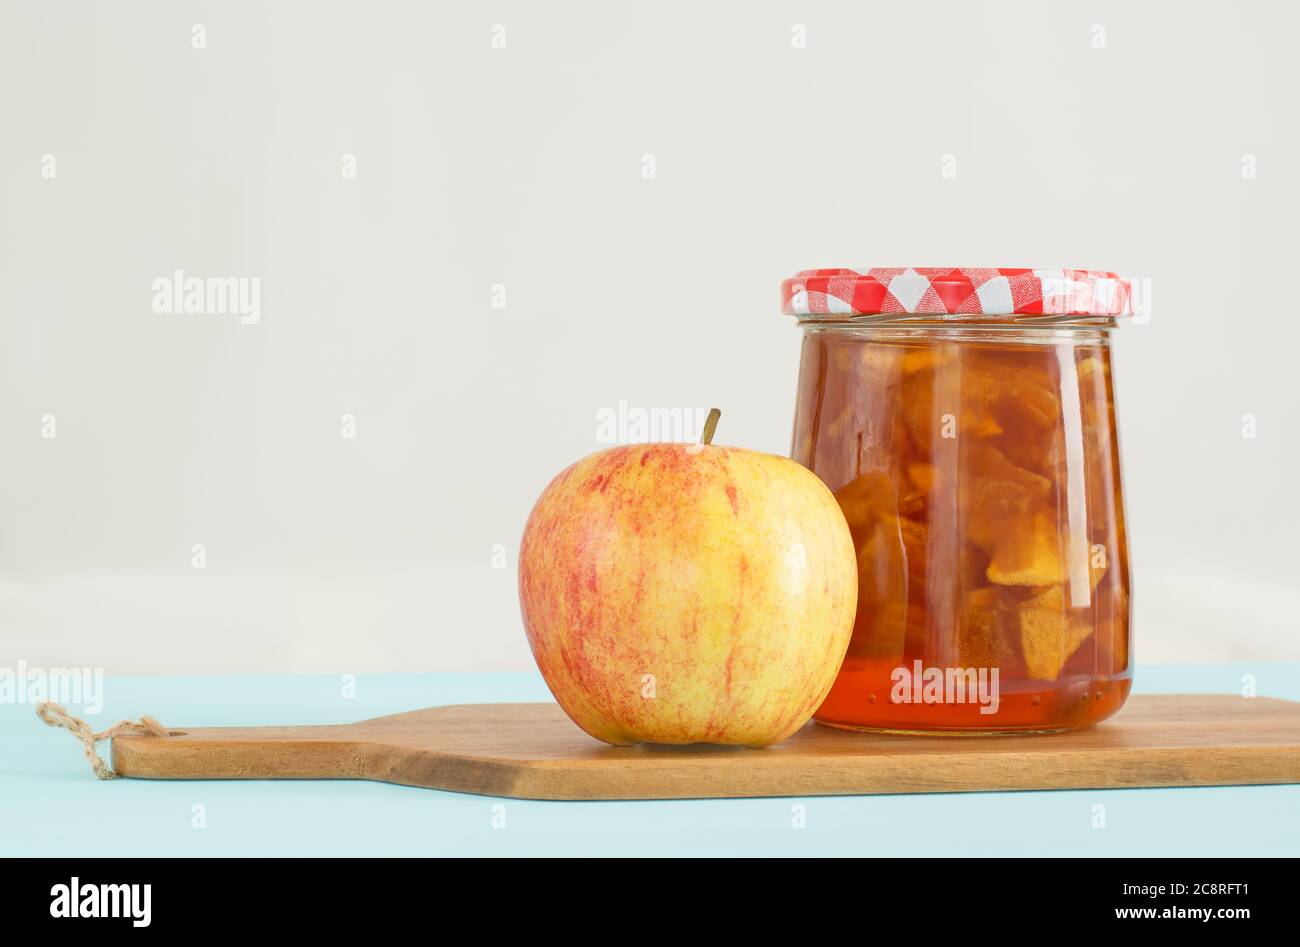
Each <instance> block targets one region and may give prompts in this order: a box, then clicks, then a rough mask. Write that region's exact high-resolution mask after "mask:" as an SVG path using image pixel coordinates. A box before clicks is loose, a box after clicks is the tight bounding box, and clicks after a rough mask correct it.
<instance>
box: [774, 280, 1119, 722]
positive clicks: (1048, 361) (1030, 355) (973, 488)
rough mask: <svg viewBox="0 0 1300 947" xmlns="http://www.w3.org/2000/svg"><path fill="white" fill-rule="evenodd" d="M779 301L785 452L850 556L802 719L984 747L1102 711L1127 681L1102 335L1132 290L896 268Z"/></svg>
mask: <svg viewBox="0 0 1300 947" xmlns="http://www.w3.org/2000/svg"><path fill="white" fill-rule="evenodd" d="M896 281H897V282H896ZM991 281H992V282H991ZM783 289H784V300H785V309H786V311H787V312H789V313H793V314H796V315H799V316H800V318H801V322H802V324H803V328H804V343H803V353H802V361H801V369H800V378H799V390H798V403H797V407H796V417H795V429H794V447H793V456H794V459H795V460H797V461H799V462H800V463H803V464H804V465H806V466H808V467H809V468H810V469H812V470H813V471H814V472H815V473H816V474H817V475H818V476H819V477H821V479H822V480H823V481H824V482H825V483H826V484H827V485H828V486H829V487H830V488H831V489H832V490H833V491H834V492H835V495H836V498H837V499H838V500H839V502H840V506H841V508H842V509H843V511H844V514H845V517H846V519H847V520H848V523H849V529H850V532H851V533H852V536H853V541H854V545H855V548H856V549H857V556H858V610H857V616H856V619H855V623H854V629H853V637H852V640H851V643H850V645H849V650H848V654H847V656H846V657H845V661H844V665H843V667H842V668H841V670H840V673H839V675H838V677H837V678H836V682H835V684H834V686H833V687H832V689H831V692H830V694H829V695H828V697H827V698H826V700H825V702H824V703H823V704H822V706H821V708H820V709H819V710H818V711H817V713H816V719H818V720H819V721H821V722H822V723H826V724H831V725H835V726H840V727H848V728H854V729H872V730H890V731H907V732H951V733H963V732H964V733H996V732H1035V731H1056V730H1067V729H1075V728H1079V727H1085V726H1088V725H1090V724H1093V723H1096V722H1097V721H1099V720H1102V719H1104V718H1105V717H1108V716H1110V715H1111V714H1113V713H1115V712H1116V711H1117V710H1118V709H1119V708H1120V706H1121V705H1122V704H1123V702H1124V700H1125V698H1126V697H1127V696H1128V692H1129V688H1130V685H1131V680H1132V672H1131V663H1130V655H1129V612H1130V583H1129V565H1128V550H1127V539H1126V536H1125V528H1124V507H1123V495H1122V489H1121V483H1120V466H1119V447H1118V440H1117V434H1116V421H1115V408H1114V386H1113V382H1112V365H1111V348H1110V337H1109V336H1110V329H1111V328H1112V327H1113V326H1114V325H1115V323H1116V320H1117V319H1118V318H1119V317H1120V316H1122V315H1124V314H1126V313H1127V312H1128V311H1129V293H1128V284H1127V283H1126V282H1125V281H1123V280H1121V279H1119V278H1118V277H1116V276H1114V275H1113V274H1107V273H1096V272H1091V271H1072V270H1063V271H1041V270H1039V271H1034V270H961V269H954V270H941V269H922V270H899V269H888V270H861V271H844V270H839V271H812V272H809V273H803V274H800V275H799V276H796V277H795V278H794V279H792V280H788V281H787V282H786V284H785V286H784V287H783ZM909 304H910V305H909Z"/></svg>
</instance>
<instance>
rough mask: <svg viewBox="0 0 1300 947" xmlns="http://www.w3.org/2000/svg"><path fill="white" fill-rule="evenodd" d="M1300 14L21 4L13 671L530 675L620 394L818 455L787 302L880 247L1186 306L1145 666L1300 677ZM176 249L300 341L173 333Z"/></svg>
mask: <svg viewBox="0 0 1300 947" xmlns="http://www.w3.org/2000/svg"><path fill="white" fill-rule="evenodd" d="M1295 11H1296V5H1294V4H1290V3H1274V4H1268V3H1263V2H1259V0H1244V2H1236V3H1231V4H1226V3H1222V4H1221V3H1214V4H1210V3H1207V4H1194V3H1173V2H1168V3H1141V4H1136V3H1128V2H1068V3H1067V2H1056V3H1043V2H1028V0H1026V2H1017V3H1010V2H1008V3H983V4H981V3H970V2H949V3H937V2H935V3H926V2H910V3H907V4H906V5H904V4H903V3H901V2H895V3H871V4H868V3H848V2H841V3H832V2H812V0H808V2H797V3H796V2H786V3H780V2H766V3H756V2H746V3H739V2H735V3H709V4H706V3H685V2H682V3H675V2H668V0H656V2H654V3H635V4H626V3H595V2H591V3H561V2H546V3H543V2H533V3H519V4H509V3H499V2H498V3H478V4H475V3H458V4H448V3H437V4H434V3H415V2H412V3H385V2H367V3H352V4H346V5H345V4H340V3H284V2H279V3H253V2H242V3H221V4H217V3H211V4H209V3H196V2H170V0H169V2H162V0H156V2H145V3H131V4H101V3H94V4H92V3H66V2H18V0H5V2H4V4H3V7H0V450H2V454H0V645H2V647H0V665H12V664H13V662H15V661H16V660H18V659H23V660H26V661H27V662H28V663H29V664H34V665H47V666H57V665H67V664H75V665H83V666H84V665H89V666H102V667H104V668H106V669H107V670H108V671H109V672H128V671H130V672H134V671H144V672H169V673H189V672H206V671H213V672H215V671H277V672H278V671H344V672H347V671H351V672H361V671H383V670H394V671H395V670H429V669H464V670H468V669H489V668H497V669H508V668H527V667H531V660H530V657H529V654H528V650H527V646H526V642H525V640H524V636H523V633H522V630H521V627H520V623H519V619H518V605H517V600H516V597H515V572H514V569H515V559H514V554H515V550H516V548H517V543H518V540H519V536H520V533H521V530H522V528H523V523H524V519H525V517H526V515H527V513H528V510H529V507H530V506H531V504H532V501H533V499H534V498H535V496H536V495H537V493H538V492H539V491H540V490H541V489H542V487H543V486H544V485H545V484H546V482H547V481H548V480H549V479H550V477H551V476H552V475H554V474H555V473H556V472H558V471H559V470H560V469H561V468H562V467H564V466H565V465H566V464H568V463H569V462H571V461H573V460H575V459H577V458H578V457H580V456H582V455H584V454H587V453H590V452H592V451H593V450H595V449H597V448H598V447H600V446H601V445H600V444H598V443H597V425H596V418H597V412H598V411H600V410H601V409H602V408H611V407H616V406H617V405H618V403H619V402H620V401H626V402H628V404H629V405H631V406H634V407H644V408H655V407H658V408H672V407H680V408H707V407H708V406H710V405H717V406H718V407H720V408H721V409H722V411H723V422H722V427H721V429H720V433H719V436H718V441H719V442H721V443H730V444H739V445H744V446H749V447H753V448H758V449H763V450H767V451H771V452H775V453H786V452H787V451H788V449H789V440H790V428H791V421H792V412H793V402H794V382H795V370H796V365H797V359H798V347H799V332H798V330H797V329H796V327H795V325H794V322H793V320H792V319H789V318H786V317H783V316H781V315H780V314H779V311H778V284H779V282H780V280H781V279H782V278H783V277H785V276H787V275H789V274H790V273H791V272H793V271H794V270H796V269H800V268H804V267H810V266H835V265H855V264H860V265H880V266H886V265H981V266H998V265H1002V266H1059V265H1065V266H1078V267H1086V268H1100V269H1114V270H1118V271H1120V272H1124V273H1129V274H1134V275H1137V276H1143V277H1147V278H1149V279H1150V280H1151V284H1152V289H1153V304H1154V314H1153V321H1152V323H1151V324H1150V325H1148V326H1145V327H1133V328H1131V329H1129V330H1126V331H1123V332H1121V333H1120V335H1119V337H1118V339H1117V341H1116V345H1117V354H1116V371H1117V377H1118V385H1119V391H1120V405H1119V407H1120V421H1121V428H1122V437H1123V448H1124V461H1125V468H1126V486H1127V490H1128V503H1129V511H1130V514H1129V523H1130V529H1131V541H1132V547H1133V554H1134V571H1135V583H1136V608H1137V614H1136V624H1135V646H1136V654H1137V656H1138V659H1139V661H1171V660H1216V661H1217V660H1233V659H1244V660H1269V659H1275V660H1276V659H1295V658H1297V657H1300V636H1298V635H1297V633H1296V632H1297V624H1298V621H1300V619H1298V618H1297V616H1298V615H1300V592H1298V591H1297V586H1298V585H1300V583H1297V580H1296V576H1297V574H1298V573H1300V543H1297V535H1298V534H1300V515H1298V513H1297V503H1296V486H1295V481H1296V472H1295V471H1296V465H1297V461H1298V460H1300V451H1298V450H1297V445H1296V411H1297V407H1298V402H1300V398H1298V397H1297V395H1296V385H1297V375H1298V374H1300V356H1298V354H1297V353H1298V352H1300V329H1298V326H1300V322H1298V320H1297V316H1296V310H1297V307H1296V295H1297V293H1300V283H1297V282H1296V280H1295V278H1294V269H1295V266H1296V251H1297V240H1296V232H1297V227H1298V226H1300V213H1298V210H1300V200H1298V199H1297V198H1298V197H1300V194H1298V186H1297V173H1296V170H1295V169H1296V168H1297V167H1300V155H1298V154H1297V145H1298V144H1300V135H1298V134H1297V130H1296V122H1295V102H1294V97H1295V93H1296V89H1297V87H1298V86H1300V81H1298V79H1300V75H1298V73H1300V69H1298V68H1297V65H1296V60H1297V57H1296V54H1295V36H1296V32H1297V29H1298V28H1300V16H1297V14H1296V12H1295ZM194 24H202V25H203V26H204V27H205V30H206V48H201V49H196V48H194V46H193V45H192V37H193V33H192V27H193V26H194ZM496 24H501V25H503V26H504V31H505V32H504V36H505V41H506V43H505V48H503V49H498V48H493V46H492V38H493V35H494V32H493V30H494V25H496ZM796 27H802V28H803V30H804V34H803V35H805V36H806V48H797V47H796V46H795V45H794V44H793V43H792V40H794V39H795V38H796V37H797V35H798V34H797V31H796ZM1098 27H1100V28H1102V29H1103V30H1104V46H1102V47H1100V48H1098V46H1097V45H1096V44H1097V41H1098V39H1099V38H1100V36H1101V34H1100V33H1099V32H1098V29H1097V28H1098ZM496 35H498V36H499V35H501V34H500V33H499V32H498V33H497V34H496ZM47 155H49V156H53V158H54V161H55V164H54V167H55V169H56V176H55V177H53V178H45V177H42V174H41V172H42V168H43V167H46V166H47V163H46V158H45V156H47ZM344 155H354V156H355V159H356V177H355V179H347V178H345V177H344V176H343V174H342V162H343V160H344ZM645 155H653V156H654V165H655V172H656V176H655V177H653V178H649V179H648V178H645V177H643V167H644V164H643V157H644V156H645ZM946 155H951V156H953V160H955V166H956V171H957V174H956V177H955V178H952V179H945V178H943V177H942V176H941V170H942V167H943V162H944V160H945V156H946ZM1246 155H1252V156H1254V158H1253V160H1254V164H1255V168H1256V176H1255V177H1254V178H1250V177H1244V176H1243V160H1247V163H1249V160H1248V159H1244V158H1243V156H1246ZM175 268H181V269H183V270H184V271H185V272H186V274H187V275H192V276H203V277H207V276H215V277H229V276H233V277H250V278H251V277H256V278H258V279H260V281H261V320H260V322H259V323H258V324H256V325H241V324H240V321H239V318H238V316H232V315H206V316H201V315H166V314H158V313H155V312H154V311H153V309H152V306H151V303H152V288H151V284H152V282H153V280H154V279H156V278H158V277H162V276H167V275H169V274H170V273H171V272H172V270H173V269H175ZM495 284H500V285H503V286H504V287H505V290H506V308H505V309H503V310H497V309H493V308H492V305H491V303H492V290H493V286H494V285H495ZM345 414H351V415H354V416H355V418H356V424H357V436H356V438H355V440H348V439H345V438H343V437H342V436H341V418H342V416H343V415H345ZM1247 414H1250V415H1253V416H1254V417H1255V419H1256V423H1257V431H1258V435H1257V437H1255V438H1253V439H1250V438H1244V437H1243V436H1242V430H1243V415H1247ZM46 415H53V416H54V418H55V419H56V430H57V437H55V438H53V439H50V438H44V437H42V418H43V417H44V416H46ZM194 544H202V545H203V546H204V547H205V548H206V555H207V568H206V569H203V570H197V569H194V568H192V566H191V559H192V547H193V546H194ZM496 544H501V545H502V546H503V547H504V549H505V568H494V566H493V547H494V546H495V545H496Z"/></svg>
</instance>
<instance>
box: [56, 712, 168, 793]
mask: <svg viewBox="0 0 1300 947" xmlns="http://www.w3.org/2000/svg"><path fill="white" fill-rule="evenodd" d="M36 716H38V717H40V718H41V720H42V721H44V722H45V723H47V724H48V725H49V726H51V727H62V728H63V729H65V730H68V731H70V732H71V733H72V735H73V736H75V737H76V738H77V739H78V740H80V741H81V743H82V745H83V746H84V747H85V750H86V760H87V761H88V762H89V763H90V768H91V769H93V770H94V771H95V775H96V776H98V777H99V778H100V779H116V778H117V776H118V774H117V773H115V772H113V768H112V767H111V766H109V765H108V764H107V763H106V762H104V759H103V757H101V756H100V755H99V754H98V753H97V752H95V744H97V743H99V742H100V741H102V740H111V739H113V737H116V736H120V735H121V734H124V733H130V734H136V735H139V736H146V737H171V736H178V735H180V734H181V733H184V731H183V730H168V729H167V728H166V727H164V726H163V725H162V724H161V723H159V722H158V718H157V717H151V716H149V715H148V714H141V716H140V719H139V720H122V721H120V722H118V723H115V724H113V726H111V727H109V728H108V729H107V730H101V731H100V732H99V733H96V732H95V731H94V729H93V728H92V727H91V726H90V724H88V723H86V721H84V720H82V719H81V718H80V717H74V716H72V714H70V713H68V711H67V709H66V708H64V707H61V706H60V705H58V704H56V703H54V702H53V701H49V700H47V701H45V702H44V703H42V704H40V705H38V706H37V708H36Z"/></svg>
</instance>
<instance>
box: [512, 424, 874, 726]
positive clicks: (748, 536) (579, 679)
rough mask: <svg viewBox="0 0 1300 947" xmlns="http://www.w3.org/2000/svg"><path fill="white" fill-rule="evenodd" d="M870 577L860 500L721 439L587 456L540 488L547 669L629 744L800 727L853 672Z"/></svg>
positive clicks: (526, 584)
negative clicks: (855, 521) (852, 651)
mask: <svg viewBox="0 0 1300 947" xmlns="http://www.w3.org/2000/svg"><path fill="white" fill-rule="evenodd" d="M706 439H707V438H706ZM857 581H858V579H857V559H856V556H855V554H854V548H853V541H852V539H851V538H850V536H849V529H848V525H847V523H846V522H845V520H844V515H843V513H841V512H840V507H839V504H838V503H836V501H835V498H834V496H832V495H831V492H830V491H829V490H828V489H827V488H826V487H825V485H824V484H822V482H821V481H820V480H818V479H817V477H816V476H815V475H814V474H813V473H812V472H810V471H809V470H807V469H806V468H805V467H803V466H801V465H799V464H797V463H795V462H794V461H792V460H788V459H786V458H784V457H775V456H772V455H770V454H762V453H757V452H755V451H749V450H741V449H739V448H733V447H719V446H714V445H711V444H690V445H688V444H637V445H631V446H626V447H616V448H612V449H610V450H606V451H602V452H600V453H597V454H593V455H591V456H590V457H587V458H585V459H584V460H580V461H578V463H576V464H574V465H573V466H571V467H569V468H568V469H567V470H565V471H564V472H562V473H561V474H560V475H559V476H557V477H556V478H555V479H554V480H553V481H552V482H551V484H550V485H549V486H548V487H547V488H546V490H545V491H544V492H543V493H542V495H541V497H540V498H539V499H538V501H537V504H536V506H534V508H533V511H532V514H531V516H529V518H528V525H527V526H526V527H525V529H524V538H523V544H522V546H521V548H520V554H519V598H520V605H521V608H522V611H523V618H524V625H525V628H526V629H527V632H528V641H529V644H530V645H531V646H532V649H533V656H534V657H535V658H536V659H537V665H538V667H539V668H540V669H541V672H542V676H543V677H544V678H545V679H546V683H547V685H548V686H549V687H550V689H551V693H552V694H554V695H555V699H556V700H557V701H558V702H559V704H560V706H561V707H562V708H563V709H564V711H565V713H567V714H568V715H569V716H570V717H571V718H573V721H574V722H575V723H576V724H577V725H578V726H580V727H581V728H582V729H583V730H585V731H587V733H589V734H591V735H592V736H593V737H596V738H597V739H599V740H604V741H605V742H606V743H613V744H631V743H638V742H642V741H646V742H652V743H725V744H738V745H743V746H768V745H770V744H773V743H778V742H780V741H781V740H784V739H785V738H786V737H788V736H790V735H791V734H792V733H794V732H795V731H796V730H798V729H799V727H800V726H802V725H803V724H804V722H805V721H807V720H808V718H809V717H810V716H811V715H812V713H813V711H815V710H816V709H817V708H818V706H819V705H820V704H821V702H822V700H823V699H824V698H825V697H826V694H827V692H828V691H829V690H830V688H831V684H832V683H833V682H834V680H835V676H836V674H837V673H838V672H839V669H840V664H841V662H842V661H843V660H844V653H845V650H846V649H847V648H848V643H849V637H850V634H851V632H852V629H853V617H854V612H855V608H856V603H857Z"/></svg>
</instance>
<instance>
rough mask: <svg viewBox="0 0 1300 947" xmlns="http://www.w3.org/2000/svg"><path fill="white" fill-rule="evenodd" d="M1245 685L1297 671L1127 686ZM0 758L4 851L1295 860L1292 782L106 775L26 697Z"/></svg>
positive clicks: (211, 720)
mask: <svg viewBox="0 0 1300 947" xmlns="http://www.w3.org/2000/svg"><path fill="white" fill-rule="evenodd" d="M1243 675H1253V676H1254V679H1255V681H1256V687H1257V692H1258V694H1259V695H1260V696H1272V697H1285V698H1289V699H1293V700H1296V699H1300V667H1297V666H1296V665H1287V664H1256V665H1251V666H1245V665H1240V666H1237V665H1234V666H1191V665H1188V666H1177V667H1139V668H1138V669H1137V674H1136V679H1137V682H1138V683H1137V690H1138V691H1141V692H1146V693H1171V692H1204V693H1230V694H1237V693H1239V692H1240V690H1241V686H1242V679H1243ZM104 690H105V701H104V707H103V710H102V711H101V712H100V713H98V714H97V715H95V716H94V717H90V718H88V719H90V720H91V722H92V724H93V725H94V726H95V728H96V729H103V728H104V727H106V726H108V725H109V724H111V723H114V722H116V721H118V720H120V719H122V718H123V717H128V716H129V717H132V718H135V717H138V716H139V714H141V713H152V714H154V715H155V716H157V717H158V718H159V719H161V720H162V721H163V723H165V724H168V725H169V726H175V727H179V726H223V725H229V726H238V725H251V724H272V723H276V724H319V723H343V722H349V721H352V720H360V719H364V718H366V717H373V716H380V715H383V714H389V713H397V712H400V711H403V710H413V709H417V708H421V707H430V706H434V705H438V704H452V703H473V702H486V701H528V700H548V699H549V694H548V693H547V691H546V687H545V685H544V684H543V683H542V680H541V678H540V677H539V676H538V675H536V674H419V675H416V674H392V675H362V676H359V677H358V678H357V679H356V696H355V697H352V698H344V697H343V696H342V690H343V688H342V684H341V680H340V678H339V677H337V676H325V675H321V676H296V677H278V676H245V677H217V676H213V677H120V678H108V679H107V680H106V681H105V688H104ZM71 709H73V712H74V713H77V712H78V711H79V710H80V708H71ZM0 748H2V751H0V752H2V756H0V817H2V818H3V823H2V824H0V855H4V856H15V855H75V856H89V855H469V856H476V855H547V854H554V855H676V854H682V855H926V856H929V855H1063V856H1078V855H1118V856H1135V855H1297V854H1300V786H1242V787H1225V788H1205V789H1139V790H1088V791H1070V792H1064V791H1057V792H1019V793H950V794H940V795H896V796H856V797H814V798H800V799H794V798H780V799H736V800H685V801H667V802H591V803H588V802H530V801H523V800H517V799H497V798H491V797H485V796H471V795H461V794H458V793H449V792H437V791H433V790H428V789H413V788H408V787H404V786H391V785H386V784H382V783H372V782H363V781H325V780H321V781H270V780H268V781H229V782H221V781H211V782H202V781H174V782H173V781H152V780H135V779H117V780H112V781H109V782H103V781H100V780H97V779H95V778H94V776H93V775H92V774H91V772H90V768H89V766H88V765H87V763H86V761H85V759H84V758H83V757H82V754H81V749H80V747H79V745H78V744H77V743H76V742H75V741H74V739H73V737H72V736H71V735H69V734H68V733H66V732H64V731H62V730H55V729H52V728H50V727H46V726H44V725H43V724H42V723H41V722H40V721H38V720H37V719H36V716H35V713H34V708H33V707H32V706H31V705H30V704H0ZM1098 805H1101V806H1104V807H1105V809H1104V818H1105V827H1104V828H1097V827H1094V822H1095V821H1097V815H1098V810H1097V809H1096V808H1095V807H1097V806H1098ZM196 806H201V807H202V810H196V809H195V807H196ZM799 806H802V807H803V810H802V811H803V819H804V821H805V826H804V827H802V828H796V827H795V823H796V821H798V820H797V819H796V817H795V815H796V812H797V811H798V809H797V807H799ZM196 811H202V813H203V815H204V821H206V825H205V826H204V827H201V828H200V827H195V825H194V823H195V821H196V820H195V815H194V813H195V812H196Z"/></svg>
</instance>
